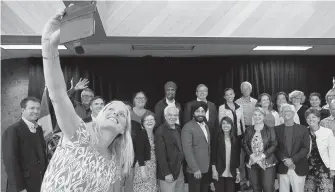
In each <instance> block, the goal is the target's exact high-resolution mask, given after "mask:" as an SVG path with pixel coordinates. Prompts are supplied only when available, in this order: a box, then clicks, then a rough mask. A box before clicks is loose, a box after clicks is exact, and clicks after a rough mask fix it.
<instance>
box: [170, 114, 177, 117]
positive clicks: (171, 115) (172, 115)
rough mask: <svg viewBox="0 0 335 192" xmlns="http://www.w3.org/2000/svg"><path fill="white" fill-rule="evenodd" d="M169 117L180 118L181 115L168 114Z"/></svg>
mask: <svg viewBox="0 0 335 192" xmlns="http://www.w3.org/2000/svg"><path fill="white" fill-rule="evenodd" d="M167 116H168V117H178V116H179V114H167Z"/></svg>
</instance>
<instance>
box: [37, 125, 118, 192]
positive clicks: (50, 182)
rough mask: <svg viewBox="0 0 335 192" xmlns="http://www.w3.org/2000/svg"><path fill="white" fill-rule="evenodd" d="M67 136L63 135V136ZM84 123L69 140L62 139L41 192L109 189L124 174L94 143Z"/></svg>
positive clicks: (82, 191)
mask: <svg viewBox="0 0 335 192" xmlns="http://www.w3.org/2000/svg"><path fill="white" fill-rule="evenodd" d="M62 139H63V138H62ZM90 140H91V135H90V133H89V132H88V131H87V130H86V125H85V123H83V122H82V123H81V125H80V126H79V128H78V130H77V131H76V133H75V134H74V136H72V137H71V138H70V139H69V140H68V141H66V142H60V143H59V144H58V147H57V149H56V151H55V153H54V155H53V156H52V159H51V161H50V163H49V166H48V169H47V171H46V173H45V175H44V179H43V183H42V187H41V192H86V191H87V192H106V191H109V190H110V189H111V188H112V187H113V186H112V184H113V183H115V181H116V180H118V179H119V178H120V175H121V173H120V167H119V166H117V163H116V160H115V158H114V157H113V158H112V159H108V158H107V157H105V156H103V155H102V154H101V153H99V152H98V151H97V150H96V149H94V148H93V147H92V145H91V142H90Z"/></svg>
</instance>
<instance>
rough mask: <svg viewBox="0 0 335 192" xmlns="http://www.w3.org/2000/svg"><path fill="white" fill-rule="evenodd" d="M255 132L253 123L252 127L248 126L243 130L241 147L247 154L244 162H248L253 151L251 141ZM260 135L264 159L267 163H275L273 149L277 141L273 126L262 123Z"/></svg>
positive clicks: (274, 149) (275, 147)
mask: <svg viewBox="0 0 335 192" xmlns="http://www.w3.org/2000/svg"><path fill="white" fill-rule="evenodd" d="M255 133H256V131H255V129H254V125H252V127H249V128H248V129H247V130H246V131H245V135H244V138H243V141H242V147H243V149H244V151H245V152H246V153H247V154H248V158H246V159H245V160H246V161H245V162H246V163H247V162H249V159H250V155H251V154H252V153H253V152H252V146H251V141H252V138H253V137H254V135H255ZM261 135H262V140H263V150H264V152H263V153H264V155H265V156H266V157H265V161H266V162H267V163H268V164H269V165H272V164H275V163H277V159H276V157H275V151H276V149H277V145H278V142H277V138H276V132H275V130H274V128H273V127H268V126H267V125H265V124H264V128H263V129H262V130H261Z"/></svg>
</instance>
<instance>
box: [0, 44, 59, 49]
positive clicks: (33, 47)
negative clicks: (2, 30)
mask: <svg viewBox="0 0 335 192" xmlns="http://www.w3.org/2000/svg"><path fill="white" fill-rule="evenodd" d="M0 47H1V48H3V49H42V45H0ZM58 49H66V47H65V46H64V45H58Z"/></svg>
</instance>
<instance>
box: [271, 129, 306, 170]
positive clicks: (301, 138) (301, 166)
mask: <svg viewBox="0 0 335 192" xmlns="http://www.w3.org/2000/svg"><path fill="white" fill-rule="evenodd" d="M284 130H285V124H281V125H279V126H276V127H275V131H276V136H277V141H278V147H277V151H276V156H277V159H278V161H279V164H278V173H279V174H287V171H288V168H287V167H286V166H285V164H284V163H283V161H282V160H283V159H285V158H291V159H292V161H293V163H294V165H295V172H296V174H297V175H299V176H305V175H307V173H308V160H307V154H308V152H309V145H310V139H309V133H308V129H307V128H306V127H305V126H303V125H299V124H296V123H295V124H294V127H293V138H292V140H293V143H292V151H291V155H289V154H288V151H287V147H286V143H285V131H284Z"/></svg>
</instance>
